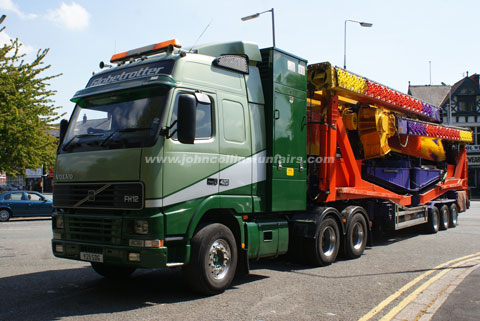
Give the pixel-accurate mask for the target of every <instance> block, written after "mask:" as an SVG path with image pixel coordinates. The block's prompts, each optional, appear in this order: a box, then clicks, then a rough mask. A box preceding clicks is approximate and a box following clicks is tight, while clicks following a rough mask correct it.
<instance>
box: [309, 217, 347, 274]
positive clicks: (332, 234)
mask: <svg viewBox="0 0 480 321" xmlns="http://www.w3.org/2000/svg"><path fill="white" fill-rule="evenodd" d="M339 248H340V231H339V229H338V224H337V221H335V219H333V218H331V217H327V218H325V219H324V220H323V221H322V222H321V223H320V224H319V225H318V227H317V233H316V234H315V239H314V240H313V241H312V242H311V243H310V245H309V248H308V252H307V254H308V256H309V260H310V262H311V263H312V264H314V265H317V266H326V265H330V264H332V263H333V262H334V261H335V259H336V258H337V254H338V250H339Z"/></svg>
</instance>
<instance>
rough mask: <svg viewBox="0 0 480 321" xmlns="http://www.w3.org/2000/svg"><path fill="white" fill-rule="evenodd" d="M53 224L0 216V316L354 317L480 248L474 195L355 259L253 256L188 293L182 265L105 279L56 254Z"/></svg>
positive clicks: (478, 205)
mask: <svg viewBox="0 0 480 321" xmlns="http://www.w3.org/2000/svg"><path fill="white" fill-rule="evenodd" d="M50 229H51V221H50V220H46V219H41V220H31V219H29V220H18V219H17V220H13V221H10V222H7V223H2V224H0V320H57V319H68V320H358V319H359V318H360V317H362V316H364V315H365V314H366V313H367V312H369V311H370V310H371V309H372V308H374V307H375V306H377V305H378V304H379V303H380V302H382V300H384V299H385V298H387V297H389V296H390V295H391V294H393V293H395V292H396V291H397V290H398V289H400V288H401V287H403V286H404V285H405V284H407V283H408V282H410V281H412V280H413V279H415V278H416V277H418V276H420V275H422V274H424V273H425V272H426V271H431V269H432V268H434V267H436V266H438V265H440V264H442V263H444V262H447V261H449V260H452V259H455V258H460V257H463V256H466V255H470V254H473V253H477V252H480V202H472V208H471V209H470V210H469V211H467V212H466V213H462V214H460V217H459V226H457V227H456V228H453V229H449V230H447V231H443V232H439V233H438V234H436V235H426V234H422V233H420V232H419V231H418V230H417V229H409V230H406V231H403V232H401V233H398V234H396V235H395V236H394V237H392V238H390V239H388V240H385V241H384V242H383V243H381V244H380V245H377V246H374V247H372V248H368V249H367V250H366V251H365V253H364V255H363V256H362V257H361V258H359V259H356V260H339V261H337V262H336V263H335V264H333V265H331V266H329V267H323V268H311V267H306V266H302V265H298V264H295V263H291V262H288V261H286V260H284V259H283V260H282V259H277V260H262V261H260V262H254V263H252V264H251V267H252V271H251V274H250V275H249V276H246V277H244V278H242V279H239V280H236V281H235V283H234V285H233V287H232V288H231V289H229V290H227V291H226V292H225V293H223V294H221V295H217V296H212V297H200V296H197V295H194V294H192V293H190V292H189V290H188V289H187V288H186V286H185V285H184V283H183V280H182V277H181V270H180V269H171V270H145V271H137V272H136V273H135V274H134V275H133V277H132V278H131V279H129V280H127V281H123V282H112V281H108V280H105V279H102V278H101V277H100V276H98V275H97V274H96V273H95V272H94V271H93V270H92V269H91V268H90V266H89V264H88V263H83V262H76V261H69V260H64V259H57V258H54V257H53V255H52V254H51V250H50V238H51V230H50ZM469 267H470V268H471V266H469ZM463 268H465V267H458V268H456V269H459V272H461V270H460V269H463ZM472 275H473V274H472ZM474 280H476V282H478V281H479V278H478V277H477V278H475V279H474ZM479 285H480V284H477V288H478V286H479ZM405 295H406V294H405ZM402 298H403V297H402V296H400V297H399V298H397V299H396V300H393V301H392V303H391V304H390V305H389V306H388V308H385V309H384V310H382V311H380V312H379V313H378V314H376V315H375V316H374V317H372V318H371V320H377V319H379V318H381V317H382V316H383V315H385V314H386V313H387V312H388V310H390V308H391V307H394V306H395V305H396V304H398V303H399V301H400V300H401V299H402ZM447 302H448V301H447ZM467 312H468V311H467Z"/></svg>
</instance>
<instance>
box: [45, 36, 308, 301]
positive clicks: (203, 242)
mask: <svg viewBox="0 0 480 321" xmlns="http://www.w3.org/2000/svg"><path fill="white" fill-rule="evenodd" d="M111 62H112V63H116V64H117V66H115V67H112V68H108V69H107V70H105V71H102V72H100V73H97V74H95V75H93V76H92V78H91V79H90V81H89V82H88V83H87V85H86V87H85V88H84V89H82V90H80V91H78V92H77V93H76V94H75V96H74V97H73V98H72V101H73V102H75V103H76V107H75V109H74V111H73V114H72V116H71V118H70V121H69V122H68V123H67V122H66V121H64V122H63V123H62V126H61V128H62V129H61V138H60V139H61V140H60V143H59V147H58V155H57V160H56V165H55V179H54V196H53V197H54V208H55V210H54V214H53V223H52V224H53V240H52V249H53V253H54V255H55V256H57V257H60V258H67V259H73V260H83V261H89V262H92V266H93V268H94V269H95V270H96V271H97V272H98V273H100V274H102V275H104V276H106V277H121V276H127V275H129V274H131V273H132V272H133V271H134V270H135V269H136V268H162V267H178V266H182V267H183V269H184V272H185V275H186V277H187V278H188V280H189V283H190V284H191V285H192V287H193V288H194V289H195V290H198V291H200V292H203V293H207V294H212V293H219V292H221V291H223V290H224V289H225V288H227V287H228V286H229V284H230V283H231V281H232V279H233V277H234V275H235V274H236V273H237V274H238V273H246V272H248V260H249V259H258V258H262V257H270V256H278V255H281V254H284V253H286V252H287V250H288V246H289V234H290V233H289V231H290V229H289V217H288V215H286V214H285V213H286V212H287V211H288V212H289V213H291V212H295V211H305V210H306V206H307V205H306V199H307V197H306V193H307V184H306V170H304V168H305V159H306V156H307V155H306V128H305V117H306V116H305V115H306V108H305V105H306V83H307V81H306V61H305V60H304V59H301V58H298V57H296V56H294V55H291V54H288V53H286V52H283V51H281V50H278V49H276V48H267V49H262V50H259V48H258V46H257V45H255V44H252V43H247V42H229V43H216V44H209V45H202V46H198V47H194V48H192V49H190V50H188V51H187V50H182V49H180V46H179V45H178V42H176V41H169V42H164V43H160V44H157V45H152V46H148V47H144V48H139V49H136V50H132V51H129V52H125V53H121V54H118V55H115V56H113V57H112V61H111ZM273 105H275V108H273ZM274 120H277V121H274ZM282 120H287V121H282ZM267 133H269V134H267Z"/></svg>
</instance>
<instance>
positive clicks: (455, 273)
mask: <svg viewBox="0 0 480 321" xmlns="http://www.w3.org/2000/svg"><path fill="white" fill-rule="evenodd" d="M479 253H480V252H479ZM479 253H477V255H475V256H473V255H472V256H470V257H464V258H462V260H460V261H459V262H458V261H457V262H451V264H450V265H446V266H443V267H439V268H437V269H436V270H437V271H438V274H436V275H435V276H433V277H431V278H430V279H429V280H428V281H426V282H425V283H423V284H422V285H421V286H420V287H418V288H417V289H416V290H415V291H413V292H412V293H411V294H410V295H408V296H407V297H406V298H405V299H403V301H402V302H401V303H400V304H399V305H398V309H396V310H395V309H393V310H392V311H391V313H390V316H389V315H386V316H384V319H385V320H387V319H388V320H390V319H391V320H395V321H403V320H409V321H410V320H418V321H428V320H432V321H450V320H465V321H470V320H471V321H477V320H479V318H480V291H478V286H479V285H480V255H478V254H479ZM391 317H393V319H392V318H391ZM384 319H382V320H384Z"/></svg>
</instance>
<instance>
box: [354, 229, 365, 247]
mask: <svg viewBox="0 0 480 321" xmlns="http://www.w3.org/2000/svg"><path fill="white" fill-rule="evenodd" d="M363 239H364V231H363V226H362V224H360V223H358V222H357V223H355V225H354V226H353V248H354V249H355V250H358V249H360V248H361V247H362V244H363Z"/></svg>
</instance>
